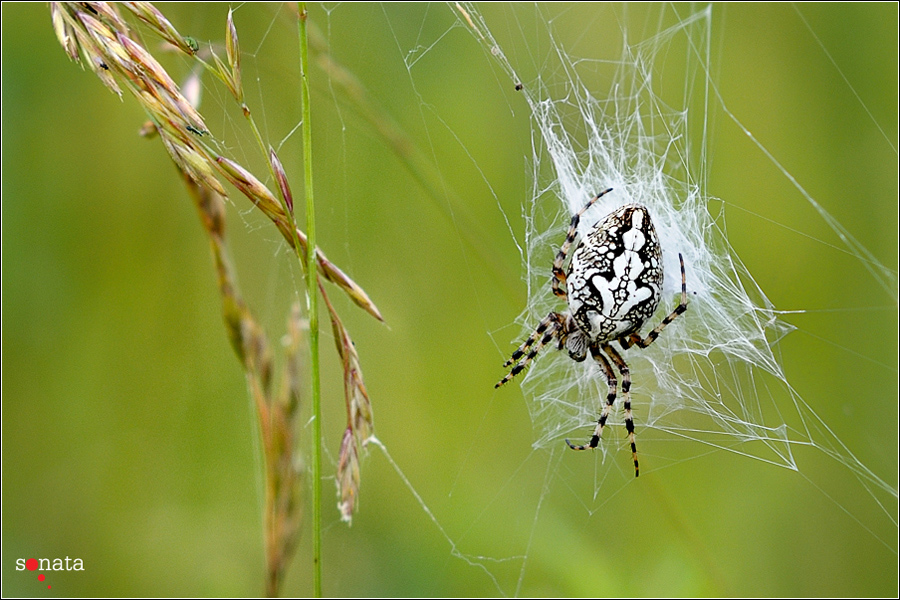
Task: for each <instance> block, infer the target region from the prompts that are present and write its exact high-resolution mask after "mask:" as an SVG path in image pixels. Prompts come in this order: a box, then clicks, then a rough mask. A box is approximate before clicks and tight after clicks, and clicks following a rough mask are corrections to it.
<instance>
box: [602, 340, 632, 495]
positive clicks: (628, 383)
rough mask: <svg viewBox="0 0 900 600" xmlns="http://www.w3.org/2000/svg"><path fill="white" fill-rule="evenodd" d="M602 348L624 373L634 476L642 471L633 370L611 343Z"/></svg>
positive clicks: (623, 399) (626, 417)
mask: <svg viewBox="0 0 900 600" xmlns="http://www.w3.org/2000/svg"><path fill="white" fill-rule="evenodd" d="M601 348H603V351H604V352H606V353H607V354H608V355H609V357H610V358H611V359H612V361H613V362H614V363H615V365H616V368H618V369H619V373H621V374H622V407H623V408H624V409H625V430H626V431H627V432H628V441H629V442H631V458H632V459H633V460H634V476H635V477H637V476H638V474H639V473H640V468H639V467H638V457H637V446H636V445H635V443H634V416H633V415H632V414H631V394H630V392H631V371H630V370H629V368H628V365H627V364H625V359H624V358H622V356H621V355H620V354H619V353H618V352H616V349H615V348H613V347H612V346H610V345H609V344H601Z"/></svg>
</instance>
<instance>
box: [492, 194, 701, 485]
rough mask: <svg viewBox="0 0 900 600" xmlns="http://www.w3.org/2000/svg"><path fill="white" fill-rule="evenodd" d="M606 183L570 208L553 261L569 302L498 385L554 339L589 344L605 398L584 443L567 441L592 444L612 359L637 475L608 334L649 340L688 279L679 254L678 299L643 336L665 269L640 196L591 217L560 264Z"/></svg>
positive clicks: (578, 355) (582, 352) (580, 347)
mask: <svg viewBox="0 0 900 600" xmlns="http://www.w3.org/2000/svg"><path fill="white" fill-rule="evenodd" d="M611 191H612V189H608V190H604V191H602V192H600V193H599V194H597V195H596V196H594V197H593V198H592V199H591V200H590V202H588V203H587V205H586V206H585V207H584V208H582V209H581V210H580V211H578V212H577V213H575V215H574V216H573V217H572V223H571V224H570V225H569V231H568V233H567V235H566V240H565V241H564V242H563V245H562V248H560V250H559V252H558V253H557V255H556V260H554V261H553V279H552V280H551V286H552V288H553V293H554V294H556V295H557V296H560V297H562V298H565V299H566V302H567V303H568V310H566V311H564V312H562V313H558V312H551V313H550V314H549V315H547V316H546V317H545V318H544V320H543V321H541V322H540V324H539V325H538V326H537V328H536V329H535V330H534V332H533V333H532V334H531V335H530V336H529V337H528V339H527V340H525V342H524V343H523V344H522V345H521V346H519V348H518V349H517V350H516V351H515V352H513V354H512V357H511V358H510V359H509V360H508V361H506V364H505V365H504V366H505V367H509V366H510V365H513V367H512V369H511V370H510V372H509V373H507V374H506V376H505V377H504V378H503V379H501V380H500V381H499V382H498V383H497V385H496V386H495V387H500V386H501V385H503V384H504V383H506V382H507V381H509V380H510V379H512V378H513V377H515V376H516V375H518V374H519V373H521V372H522V370H523V369H524V368H525V367H526V366H527V365H528V363H530V362H531V361H532V359H534V357H535V356H537V353H538V352H540V350H541V348H542V347H544V346H545V345H546V344H549V343H550V342H551V341H553V340H554V339H556V340H557V347H558V348H559V349H560V350H562V349H563V348H565V349H566V350H568V352H569V356H570V357H571V358H572V359H573V360H576V361H578V362H581V361H583V360H584V359H585V358H587V354H588V352H590V354H591V357H593V359H594V360H595V361H596V362H597V363H598V364H599V365H600V367H601V368H602V369H603V372H604V374H605V375H606V382H607V384H608V386H609V393H608V394H607V397H606V405H605V406H604V407H603V411H602V412H601V413H600V418H599V419H598V420H597V426H596V427H595V428H594V433H593V435H592V436H591V439H590V441H589V442H588V443H587V444H586V445H582V446H576V445H574V444H572V443H570V442H569V440H566V443H567V444H568V445H569V447H570V448H572V449H573V450H585V449H587V448H596V447H597V444H599V443H600V435H601V433H602V432H603V427H604V426H605V425H606V419H607V417H609V411H610V409H611V408H612V406H613V404H614V403H615V401H616V388H617V386H618V381H617V380H616V374H615V371H614V370H613V368H612V366H611V365H610V361H612V363H613V364H615V366H616V369H617V370H618V371H619V373H620V374H621V375H622V396H623V405H624V408H625V429H626V430H627V431H628V438H629V441H630V442H631V454H632V458H633V459H634V475H635V477H637V476H638V474H639V472H640V471H639V468H638V459H637V447H636V446H635V442H634V420H633V418H632V414H631V396H630V389H631V373H630V371H629V369H628V365H627V364H626V363H625V360H624V359H623V358H622V356H621V355H620V354H619V352H618V351H617V350H616V349H615V348H613V347H612V346H611V345H610V342H618V344H619V345H620V346H621V347H622V348H623V349H625V350H627V349H628V348H630V347H631V346H633V345H637V346H640V347H641V348H646V347H647V346H649V345H650V344H652V343H653V342H654V340H656V338H657V337H659V334H660V332H661V331H662V330H663V329H664V328H665V327H666V325H668V324H669V323H671V322H672V321H673V320H675V317H677V316H678V315H680V314H681V313H683V312H684V311H685V310H687V286H686V282H685V275H684V260H683V259H682V258H681V254H679V255H678V261H679V263H680V264H681V303H680V304H679V305H678V306H677V307H676V308H675V310H674V311H672V312H671V313H670V314H669V315H668V316H667V317H666V318H665V319H663V321H662V322H661V323H660V324H659V325H658V326H657V327H656V328H655V329H654V330H653V331H651V332H650V333H649V334H648V335H647V337H646V338H642V337H641V336H640V330H641V327H643V326H644V323H646V321H647V320H648V319H649V318H650V317H652V316H653V313H654V312H656V308H657V307H658V306H659V300H660V296H661V293H662V286H663V269H662V250H661V249H660V246H659V238H658V237H657V236H656V229H655V228H654V227H653V222H652V221H651V219H650V213H649V212H648V211H647V208H646V207H645V206H642V205H640V204H627V205H625V206H622V207H621V208H619V209H617V210H616V211H614V212H613V213H611V214H609V215H607V216H606V217H605V218H604V219H602V220H601V221H599V222H598V223H597V224H596V225H594V227H593V228H592V229H591V231H590V232H588V234H587V235H585V236H584V237H583V238H582V240H581V241H580V242H579V243H578V246H577V247H576V248H575V251H574V252H573V253H572V259H571V260H570V261H569V267H568V269H567V270H565V271H563V265H564V264H565V261H566V258H567V256H568V254H569V248H571V246H572V243H573V242H574V241H575V236H576V233H577V230H578V222H579V220H580V219H581V215H582V214H584V212H585V211H586V210H587V209H588V208H590V206H591V205H592V204H594V202H596V201H597V200H598V199H599V198H600V197H601V196H603V195H605V194H607V193H609V192H611ZM563 286H565V287H563Z"/></svg>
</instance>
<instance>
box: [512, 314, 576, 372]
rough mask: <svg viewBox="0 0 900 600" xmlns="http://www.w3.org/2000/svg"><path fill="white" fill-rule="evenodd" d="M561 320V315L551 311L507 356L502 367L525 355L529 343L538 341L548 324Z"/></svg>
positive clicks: (529, 346) (529, 345)
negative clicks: (510, 354)
mask: <svg viewBox="0 0 900 600" xmlns="http://www.w3.org/2000/svg"><path fill="white" fill-rule="evenodd" d="M561 320H562V319H561V315H560V314H559V313H556V312H551V313H550V314H549V315H547V316H546V317H544V320H543V321H541V322H540V323H538V326H537V329H535V330H534V331H533V332H532V333H531V335H530V336H528V339H527V340H525V341H524V342H523V343H522V345H521V346H519V347H518V348H517V349H516V351H515V352H513V353H512V356H510V357H509V360H507V361H506V362H505V363H503V368H504V369H505V368H506V367H508V366H509V365H511V364H513V363H514V362H517V361H518V360H519V359H520V358H522V357H523V356H525V353H526V352H527V351H528V349H529V348H531V345H532V344H534V343H535V342H536V341H538V339H540V337H541V336H542V335H543V334H544V332H545V331H547V328H548V327H550V325H551V324H552V323H553V322H556V323H559V322H560V321H561ZM549 341H550V340H547V342H549ZM547 342H543V343H544V344H546V343H547Z"/></svg>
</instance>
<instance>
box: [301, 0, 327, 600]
mask: <svg viewBox="0 0 900 600" xmlns="http://www.w3.org/2000/svg"><path fill="white" fill-rule="evenodd" d="M297 8H298V12H299V18H298V19H297V23H298V27H299V32H300V35H299V37H300V96H301V103H302V106H303V108H302V110H303V117H302V118H303V177H304V187H305V192H306V239H307V244H306V265H307V267H306V298H307V301H308V302H309V306H308V310H309V361H310V380H311V388H312V390H311V393H312V445H313V448H312V465H311V471H312V473H311V475H312V537H313V540H312V541H313V594H314V596H315V597H316V598H321V597H322V406H321V404H322V403H321V397H320V389H319V311H318V305H317V303H318V293H317V290H318V270H317V269H316V220H315V203H314V202H313V175H312V130H311V128H310V124H311V120H310V114H311V111H310V100H309V95H310V94H309V44H308V34H307V28H306V19H307V17H308V13H307V11H306V3H305V2H298V3H297Z"/></svg>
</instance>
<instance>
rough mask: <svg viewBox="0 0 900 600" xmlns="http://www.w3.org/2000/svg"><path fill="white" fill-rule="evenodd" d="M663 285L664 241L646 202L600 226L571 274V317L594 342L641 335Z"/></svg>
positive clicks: (585, 243)
mask: <svg viewBox="0 0 900 600" xmlns="http://www.w3.org/2000/svg"><path fill="white" fill-rule="evenodd" d="M662 285H663V270H662V251H661V250H660V246H659V238H658V237H657V235H656V229H655V228H654V227H653V222H652V221H651V220H650V213H649V212H648V211H647V208H646V207H645V206H642V205H640V204H627V205H625V206H622V207H621V208H619V209H618V210H616V211H615V212H613V213H611V214H610V215H608V216H607V217H605V218H604V219H602V220H601V221H599V222H598V223H597V224H596V225H594V227H593V228H592V229H591V231H590V232H588V234H587V235H585V236H584V238H582V240H581V242H580V243H579V244H578V247H577V248H575V251H574V252H573V253H572V260H571V261H570V262H569V268H568V271H567V273H566V291H567V296H568V304H569V311H570V314H571V315H572V318H573V319H574V320H575V323H576V325H578V328H579V329H581V330H582V331H583V332H584V333H585V335H587V336H588V338H590V340H591V341H593V342H606V341H610V340H614V339H618V338H620V337H622V336H626V335H629V334H631V333H635V332H637V331H639V330H640V328H641V327H642V326H643V325H644V323H645V322H646V321H647V320H648V319H649V318H650V317H651V316H652V315H653V313H654V312H656V308H657V307H658V306H659V300H660V293H661V290H662Z"/></svg>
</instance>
